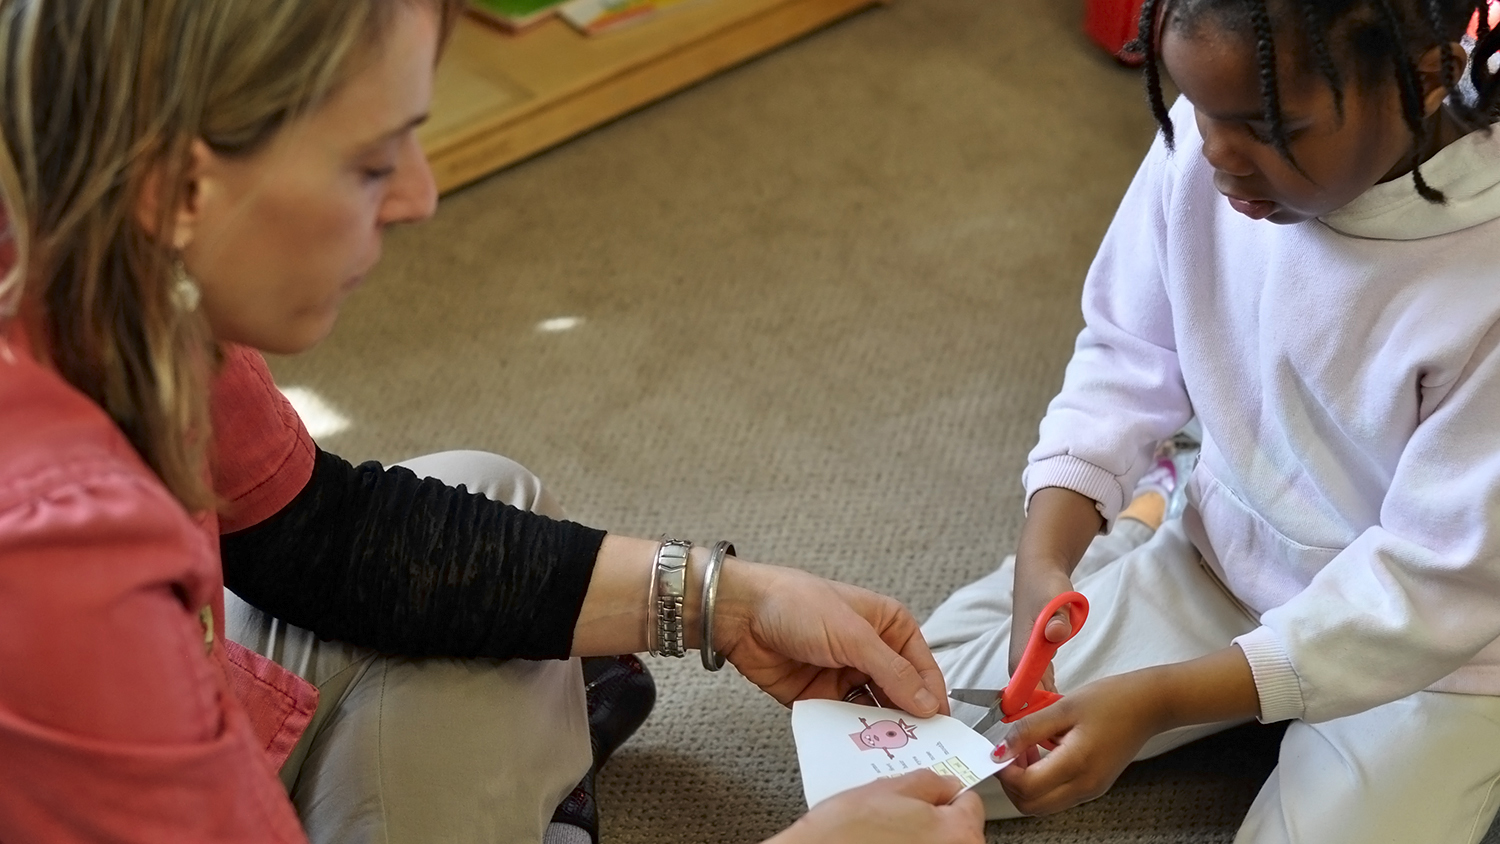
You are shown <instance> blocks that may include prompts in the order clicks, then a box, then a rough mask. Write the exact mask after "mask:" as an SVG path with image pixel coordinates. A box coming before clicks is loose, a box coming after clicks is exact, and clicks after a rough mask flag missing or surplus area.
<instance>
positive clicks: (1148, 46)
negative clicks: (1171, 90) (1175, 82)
mask: <svg viewBox="0 0 1500 844" xmlns="http://www.w3.org/2000/svg"><path fill="white" fill-rule="evenodd" d="M1168 2H1169V0H1145V2H1144V3H1142V4H1141V21H1140V26H1139V28H1138V29H1137V30H1136V49H1137V51H1138V52H1139V53H1140V54H1141V56H1142V58H1143V59H1144V60H1145V62H1144V63H1145V67H1146V99H1147V101H1148V102H1150V104H1151V114H1152V116H1153V117H1155V118H1156V125H1157V126H1159V127H1160V128H1161V136H1162V140H1163V141H1165V142H1166V145H1167V149H1169V150H1170V149H1172V148H1173V147H1174V146H1175V144H1176V142H1177V137H1176V132H1175V130H1174V129H1173V127H1172V117H1171V114H1169V113H1168V111H1167V101H1166V98H1165V97H1164V96H1163V95H1162V91H1161V67H1160V64H1161V57H1160V56H1159V55H1158V49H1157V47H1158V45H1157V43H1156V18H1157V14H1158V12H1163V11H1165V9H1166V4H1167V3H1168Z"/></svg>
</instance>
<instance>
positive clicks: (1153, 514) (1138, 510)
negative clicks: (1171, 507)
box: [1120, 490, 1167, 530]
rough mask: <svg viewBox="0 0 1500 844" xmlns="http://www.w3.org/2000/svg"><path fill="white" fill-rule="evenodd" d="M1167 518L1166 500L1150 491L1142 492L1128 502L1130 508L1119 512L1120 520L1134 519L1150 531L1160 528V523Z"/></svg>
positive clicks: (1155, 492) (1159, 494)
mask: <svg viewBox="0 0 1500 844" xmlns="http://www.w3.org/2000/svg"><path fill="white" fill-rule="evenodd" d="M1166 517H1167V499H1166V498H1163V497H1162V494H1161V493H1159V492H1157V491H1155V490H1151V491H1149V492H1143V493H1141V494H1140V495H1137V496H1136V497H1135V500H1134V501H1131V502H1130V506H1128V507H1126V508H1125V509H1124V510H1121V511H1120V518H1122V519H1135V520H1136V521H1138V522H1140V523H1141V524H1143V525H1145V526H1146V527H1148V528H1151V529H1152V530H1156V529H1157V528H1159V527H1161V523H1162V521H1163V520H1164V519H1166Z"/></svg>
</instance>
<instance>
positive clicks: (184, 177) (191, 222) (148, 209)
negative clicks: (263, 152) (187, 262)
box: [135, 140, 214, 252]
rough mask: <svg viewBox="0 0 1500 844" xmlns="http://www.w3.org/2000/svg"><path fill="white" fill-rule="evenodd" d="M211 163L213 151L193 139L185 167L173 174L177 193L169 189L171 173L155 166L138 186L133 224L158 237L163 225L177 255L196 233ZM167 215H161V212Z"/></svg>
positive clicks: (162, 167) (160, 166)
mask: <svg viewBox="0 0 1500 844" xmlns="http://www.w3.org/2000/svg"><path fill="white" fill-rule="evenodd" d="M213 160H214V153H213V150H211V149H209V147H208V144H206V143H204V142H203V141H202V140H194V141H193V142H192V144H191V145H189V147H188V157H187V166H186V167H184V168H183V170H182V172H181V173H179V174H176V175H177V178H178V179H180V180H181V189H180V190H179V191H173V190H171V187H172V185H171V181H170V180H171V178H172V174H170V173H167V172H165V170H166V168H165V167H164V166H163V165H161V164H157V165H155V166H153V167H152V168H151V169H150V170H149V171H147V173H146V178H145V179H144V181H143V182H142V185H141V194H140V198H139V201H138V202H137V203H136V208H135V215H136V216H135V219H136V223H137V224H138V225H139V226H140V227H141V229H142V230H143V231H145V232H146V233H147V234H148V235H150V236H151V237H153V238H155V237H158V236H160V235H161V226H162V224H163V223H165V224H167V225H168V226H170V229H171V235H172V248H173V249H175V250H176V251H178V252H181V251H182V250H183V249H186V248H187V245H188V244H189V243H192V242H193V237H194V235H196V234H197V230H198V222H199V219H200V217H201V215H202V212H203V208H202V204H203V179H204V176H205V174H206V173H207V172H208V171H209V168H210V167H211V165H212V162H213ZM167 202H175V207H174V208H172V209H163V208H162V205H163V203H167ZM164 210H165V211H167V213H165V214H163V213H162V212H163V211H164Z"/></svg>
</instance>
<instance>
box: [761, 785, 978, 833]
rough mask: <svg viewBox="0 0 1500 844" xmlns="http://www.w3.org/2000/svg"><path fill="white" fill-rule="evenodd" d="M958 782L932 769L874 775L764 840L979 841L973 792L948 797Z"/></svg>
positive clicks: (958, 788)
mask: <svg viewBox="0 0 1500 844" xmlns="http://www.w3.org/2000/svg"><path fill="white" fill-rule="evenodd" d="M962 788H963V786H962V784H961V783H959V781H958V780H955V779H951V778H948V777H940V776H938V775H937V774H934V773H933V772H931V771H917V772H915V773H911V774H907V775H905V776H901V777H894V778H892V779H885V780H877V781H875V782H872V783H870V784H869V785H865V786H861V787H859V788H855V789H851V790H849V791H846V792H844V793H842V794H839V795H836V796H834V797H830V798H828V799H827V800H825V801H823V802H822V803H819V804H818V805H817V807H816V808H814V809H813V810H812V811H811V812H808V813H807V814H806V815H804V816H802V818H801V819H800V820H798V821H797V822H796V823H795V824H793V825H792V827H791V829H788V830H787V831H786V832H783V833H781V834H780V835H778V836H776V837H775V838H772V839H771V840H770V841H768V842H766V844H910V842H913V841H920V842H923V844H983V841H984V806H983V804H981V803H980V801H979V797H978V796H977V795H975V794H974V793H973V792H970V793H968V794H964V795H963V796H961V797H959V798H958V799H957V800H953V795H955V794H957V793H958V792H959V790H960V789H962ZM949 801H953V804H952V805H951V806H950V805H948V803H949Z"/></svg>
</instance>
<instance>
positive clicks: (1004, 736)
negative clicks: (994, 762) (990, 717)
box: [979, 719, 1016, 749]
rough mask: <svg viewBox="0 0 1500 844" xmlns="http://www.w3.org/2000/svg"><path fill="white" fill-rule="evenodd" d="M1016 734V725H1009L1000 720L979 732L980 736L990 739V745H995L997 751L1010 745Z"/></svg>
mask: <svg viewBox="0 0 1500 844" xmlns="http://www.w3.org/2000/svg"><path fill="white" fill-rule="evenodd" d="M1015 732H1016V725H1015V724H1014V723H1010V724H1007V723H1005V722H1003V721H1000V720H998V719H997V720H996V721H995V722H994V723H992V724H991V725H989V726H988V727H987V728H986V729H983V730H979V733H980V735H983V736H984V737H985V738H986V739H988V740H989V742H990V744H993V745H994V746H995V747H996V748H997V749H998V748H1002V747H1006V746H1007V745H1009V744H1010V740H1011V738H1012V737H1013V736H1014V735H1015ZM1007 749H1008V748H1007Z"/></svg>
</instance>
